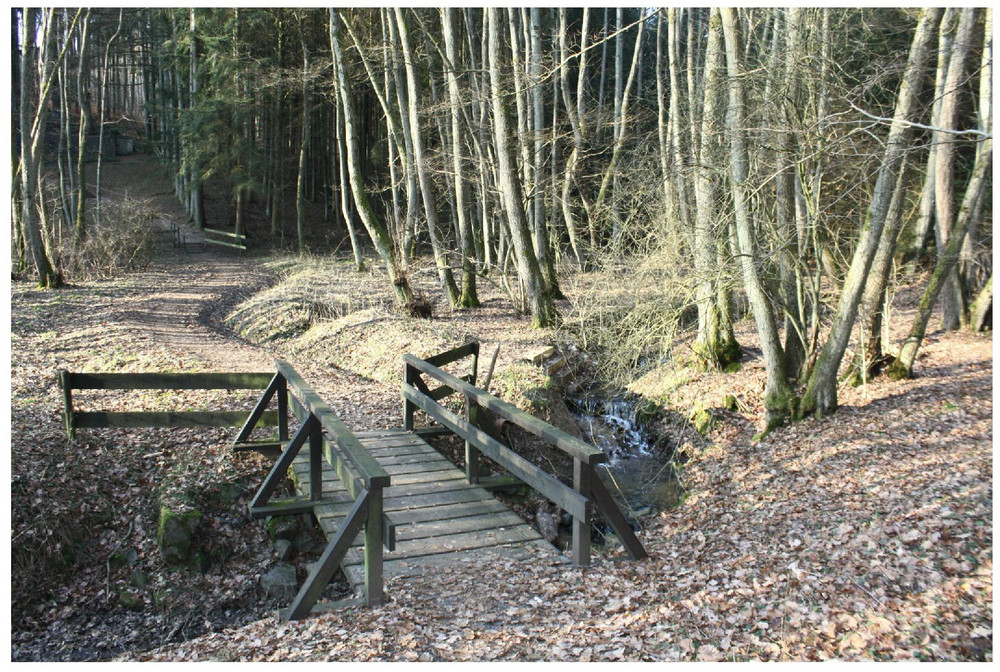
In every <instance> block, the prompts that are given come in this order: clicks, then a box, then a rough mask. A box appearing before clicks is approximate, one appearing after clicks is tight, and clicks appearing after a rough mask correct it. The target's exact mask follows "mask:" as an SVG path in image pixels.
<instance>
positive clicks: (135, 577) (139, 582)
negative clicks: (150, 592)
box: [128, 569, 149, 590]
mask: <svg viewBox="0 0 1000 672" xmlns="http://www.w3.org/2000/svg"><path fill="white" fill-rule="evenodd" d="M128 582H129V583H130V584H132V586H133V587H135V588H138V589H139V590H146V586H148V585H149V577H148V576H146V573H145V572H140V571H139V570H138V569H137V570H135V571H134V572H132V574H131V575H129V577H128Z"/></svg>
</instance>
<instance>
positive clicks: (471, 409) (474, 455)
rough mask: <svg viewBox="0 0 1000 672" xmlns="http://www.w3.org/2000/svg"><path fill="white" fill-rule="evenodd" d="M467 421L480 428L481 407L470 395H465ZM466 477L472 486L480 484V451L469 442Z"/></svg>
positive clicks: (466, 445)
mask: <svg viewBox="0 0 1000 672" xmlns="http://www.w3.org/2000/svg"><path fill="white" fill-rule="evenodd" d="M465 419H466V420H467V421H468V423H469V424H470V425H472V426H473V427H479V405H478V404H476V401H475V399H473V398H472V397H471V396H470V395H468V394H466V395H465ZM465 476H466V479H467V480H468V481H469V483H470V484H477V483H479V449H478V448H476V447H475V446H474V445H472V443H470V442H469V441H468V440H466V442H465Z"/></svg>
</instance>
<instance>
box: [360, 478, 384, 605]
mask: <svg viewBox="0 0 1000 672" xmlns="http://www.w3.org/2000/svg"><path fill="white" fill-rule="evenodd" d="M382 532H383V531H382V486H381V485H374V484H373V485H372V489H371V490H369V492H368V520H367V521H366V522H365V604H367V605H368V606H369V607H374V606H376V605H379V604H382V602H383V601H384V600H385V596H384V595H383V592H382V544H383V538H382V537H383V533H382Z"/></svg>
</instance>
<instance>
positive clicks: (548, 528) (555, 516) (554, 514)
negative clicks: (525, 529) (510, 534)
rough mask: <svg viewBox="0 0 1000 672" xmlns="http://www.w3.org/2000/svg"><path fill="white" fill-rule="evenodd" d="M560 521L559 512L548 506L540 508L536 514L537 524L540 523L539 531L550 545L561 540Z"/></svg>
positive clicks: (544, 505)
mask: <svg viewBox="0 0 1000 672" xmlns="http://www.w3.org/2000/svg"><path fill="white" fill-rule="evenodd" d="M559 521H560V515H559V512H558V511H552V509H550V508H549V507H548V505H546V504H543V505H542V506H539V507H538V511H536V512H535V522H536V523H538V531H539V532H541V533H542V536H543V537H545V538H546V539H547V540H548V541H549V543H550V544H551V543H555V541H556V540H557V539H558V538H559Z"/></svg>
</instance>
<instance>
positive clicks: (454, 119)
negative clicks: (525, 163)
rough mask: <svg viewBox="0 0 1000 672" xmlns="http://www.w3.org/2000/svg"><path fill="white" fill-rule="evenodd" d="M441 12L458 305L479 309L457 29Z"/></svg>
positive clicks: (445, 11)
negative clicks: (459, 284) (459, 271)
mask: <svg viewBox="0 0 1000 672" xmlns="http://www.w3.org/2000/svg"><path fill="white" fill-rule="evenodd" d="M440 11H441V27H442V31H443V32H444V48H445V53H446V56H447V60H448V62H447V63H445V77H446V78H447V81H448V107H449V112H450V117H451V165H452V168H453V170H454V171H455V178H454V187H455V215H456V217H457V218H458V233H459V242H460V244H461V248H462V295H461V297H459V302H458V303H459V306H461V307H462V308H478V307H479V305H480V304H479V297H478V296H477V295H476V267H475V260H476V250H475V245H473V240H472V224H471V222H470V221H469V213H468V207H469V206H468V204H467V203H466V198H465V196H466V185H465V183H466V179H465V166H464V157H463V156H462V127H461V123H460V117H461V114H460V108H461V105H462V96H461V93H460V91H459V88H458V74H457V73H456V71H455V70H456V68H457V67H458V48H457V45H456V34H457V33H456V28H455V23H454V20H453V18H452V13H453V12H454V11H455V10H453V9H451V8H443V9H441V10H440Z"/></svg>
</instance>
